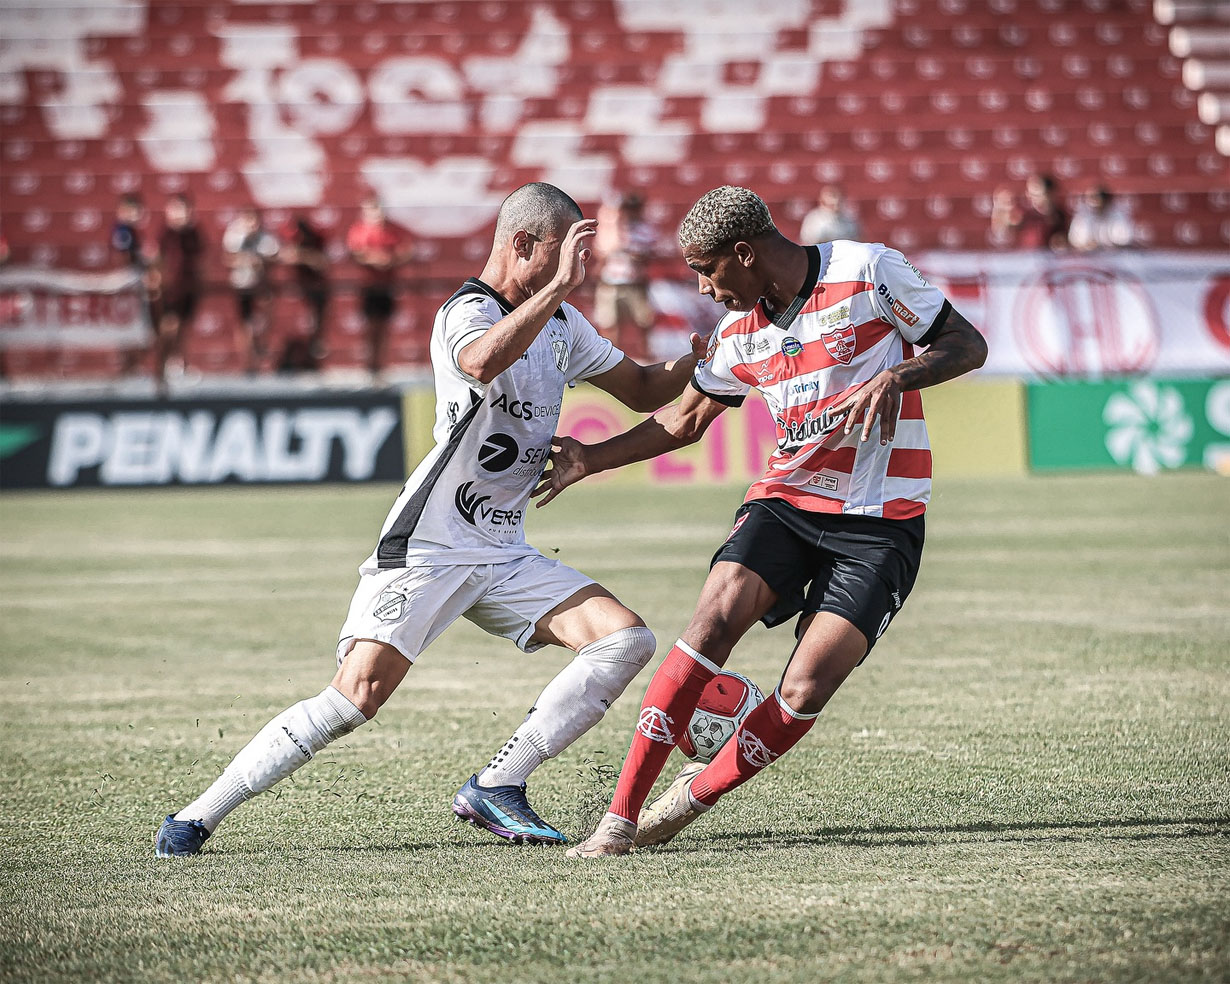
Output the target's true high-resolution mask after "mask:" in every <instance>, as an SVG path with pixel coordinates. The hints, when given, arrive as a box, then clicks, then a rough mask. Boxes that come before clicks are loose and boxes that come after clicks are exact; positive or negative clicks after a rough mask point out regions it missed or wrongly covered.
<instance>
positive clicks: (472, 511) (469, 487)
mask: <svg viewBox="0 0 1230 984" xmlns="http://www.w3.org/2000/svg"><path fill="white" fill-rule="evenodd" d="M490 501H491V496H489V495H479V494H478V493H477V492H476V491H474V483H473V482H465V483H464V484H462V485H459V486H457V493H456V495H455V496H454V497H453V502H454V504H455V505H456V506H457V511H458V512H459V513H461V516H462V518H463V519H464V520H465V521H466V522H467V523H469V524H470V525H471V526H478V525H479V523H483V524H485V525H488V526H494V527H500V526H505V527H517V526H520V525H521V515H522V513H521V510H520V509H497V508H496V507H495V506H489V505H487V503H488V502H490Z"/></svg>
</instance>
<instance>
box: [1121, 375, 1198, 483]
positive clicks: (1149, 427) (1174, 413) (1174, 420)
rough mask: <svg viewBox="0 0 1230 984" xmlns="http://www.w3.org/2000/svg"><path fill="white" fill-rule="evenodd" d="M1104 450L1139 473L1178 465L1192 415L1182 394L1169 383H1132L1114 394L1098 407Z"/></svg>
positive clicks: (1182, 460)
mask: <svg viewBox="0 0 1230 984" xmlns="http://www.w3.org/2000/svg"><path fill="white" fill-rule="evenodd" d="M1102 421H1103V422H1104V423H1105V424H1106V426H1107V427H1108V428H1110V429H1109V430H1108V431H1107V433H1106V450H1107V451H1109V452H1110V456H1111V457H1112V458H1114V459H1115V461H1117V462H1118V463H1119V464H1121V465H1126V464H1130V465H1131V466H1132V469H1133V471H1137V472H1139V473H1140V474H1142V475H1155V474H1157V472H1158V471H1159V470H1160V469H1162V468H1178V467H1179V466H1180V465H1182V464H1183V462H1184V461H1185V460H1186V458H1187V442H1188V441H1190V440H1191V439H1192V431H1193V424H1192V418H1191V417H1190V416H1189V415H1188V413H1187V408H1186V407H1185V406H1184V405H1183V397H1182V396H1181V395H1180V394H1179V391H1178V390H1176V389H1175V388H1174V387H1172V386H1158V385H1157V384H1156V383H1144V382H1141V383H1134V384H1133V385H1132V388H1131V389H1130V390H1129V391H1128V392H1127V393H1115V394H1114V395H1113V396H1111V398H1110V399H1109V400H1107V401H1106V406H1105V407H1103V408H1102Z"/></svg>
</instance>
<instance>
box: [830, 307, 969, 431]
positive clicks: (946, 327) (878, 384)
mask: <svg viewBox="0 0 1230 984" xmlns="http://www.w3.org/2000/svg"><path fill="white" fill-rule="evenodd" d="M986 361H987V343H986V339H984V338H983V337H982V333H981V332H980V331H979V330H978V329H977V328H975V327H974V326H973V325H971V324H970V323H969V322H968V321H966V320H965V318H963V317H962V316H961V315H960V314H958V313H957V310H956V308H950V309H949V311H948V317H947V318H946V319H945V320H944V323H943V324H942V325H941V326H940V327H939V328H938V329H936V336H935V338H934V340H933V341H932V342H931V344H930V346H929V347H928V348H927V350H926V351H925V352H923V353H921V354H920V355H916V356H915V357H914V358H912V359H906V360H905V361H904V362H901V363H899V364H897V365H895V366H893V367H892V368H891V369H885V370H884V371H883V372H882V373H880V374H879V375H877V376H875V377H873V378H872V379H870V380H869V381H868V382H867V383H866V384H865V385H863V386H860V387H859V388H858V389H856V390H855V391H854V392H853V393H851V394H850V395H849V396H848V397H846V398H845V399H844V400H842V401H841V402H840V403H839V404H836V405H835V406H833V407H832V408H831V409H830V411H829V415H830V416H831V417H834V418H836V417H840V416H843V415H844V416H845V418H846V426H845V432H846V433H847V434H849V433H850V432H851V431H852V430H854V428H856V427H861V428H862V431H863V433H862V440H864V441H866V440H867V439H868V438H869V437H870V436H871V430H872V427H873V426H874V425H875V422H876V418H877V417H878V418H879V420H880V443H881V444H888V443H889V442H890V441H891V440H892V439H893V437H894V435H895V434H896V431H897V414H898V413H900V411H901V394H902V393H903V392H905V391H906V390H918V389H923V388H924V387H927V386H935V385H937V384H938V383H943V382H947V381H948V380H950V379H955V378H956V377H957V376H962V375H964V374H965V373H967V372H972V371H973V370H974V369H977V368H978V367H979V366H981V365H982V364H983V363H984V362H986Z"/></svg>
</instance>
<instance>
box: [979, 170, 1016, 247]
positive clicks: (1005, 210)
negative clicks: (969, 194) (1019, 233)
mask: <svg viewBox="0 0 1230 984" xmlns="http://www.w3.org/2000/svg"><path fill="white" fill-rule="evenodd" d="M1020 218H1021V209H1020V207H1019V206H1018V205H1017V203H1016V196H1015V195H1014V194H1013V193H1012V189H1011V188H1008V187H1006V186H1005V185H1000V186H999V187H998V188H996V189H995V191H994V193H992V195H991V230H990V232H989V233H988V234H987V242H988V243H989V244H990V245H991V246H994V247H996V248H997V249H1011V248H1012V247H1013V246H1015V245H1016V224H1017V222H1018V221H1020Z"/></svg>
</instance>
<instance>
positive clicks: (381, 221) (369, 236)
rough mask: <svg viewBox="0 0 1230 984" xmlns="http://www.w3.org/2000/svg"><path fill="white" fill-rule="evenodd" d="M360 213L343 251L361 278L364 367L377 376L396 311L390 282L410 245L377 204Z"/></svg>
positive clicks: (371, 200)
mask: <svg viewBox="0 0 1230 984" xmlns="http://www.w3.org/2000/svg"><path fill="white" fill-rule="evenodd" d="M360 209H361V211H360V216H359V221H357V222H356V223H355V224H354V225H352V226H351V227H350V231H349V232H348V233H347V234H346V249H347V250H348V251H349V252H350V257H351V259H353V260H354V261H355V263H357V264H358V265H359V269H360V270H361V271H362V274H363V283H362V286H361V287H360V289H359V308H360V310H361V311H362V312H363V324H364V327H365V328H366V330H367V367H368V370H369V371H370V372H371V373H372V375H373V376H379V375H380V373H381V372H383V371H384V368H385V363H386V361H387V355H388V342H389V322H391V321H392V320H393V312H394V311H395V310H396V299H395V297H394V294H393V278H394V276H395V273H396V269H397V266H398V265H399V264H400V263H403V262H405V260H406V259H407V258H408V254H409V244H408V243H407V242H405V240H404V239H403V237H402V236H401V234H400V233H398V231H397V230H396V229H394V228H393V226H392V225H391V224H390V223H389V222H388V221H387V220H386V219H385V215H384V209H383V208H382V207H381V205H380V202H379V201H377V200H376V199H374V198H368V199H367V200H365V201H364V202H363V203H362V205H361V206H360Z"/></svg>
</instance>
